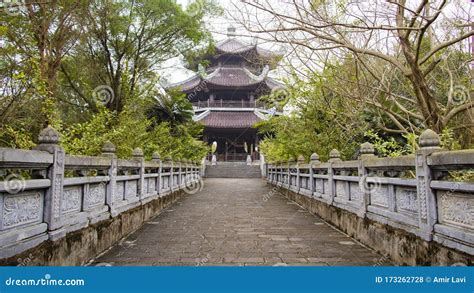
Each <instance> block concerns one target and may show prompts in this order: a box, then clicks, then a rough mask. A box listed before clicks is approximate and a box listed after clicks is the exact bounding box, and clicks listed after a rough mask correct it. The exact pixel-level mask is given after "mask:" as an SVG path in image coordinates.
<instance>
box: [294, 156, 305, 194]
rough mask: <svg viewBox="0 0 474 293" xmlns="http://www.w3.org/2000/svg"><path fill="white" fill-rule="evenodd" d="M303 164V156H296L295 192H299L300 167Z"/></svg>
mask: <svg viewBox="0 0 474 293" xmlns="http://www.w3.org/2000/svg"><path fill="white" fill-rule="evenodd" d="M304 163H305V160H304V156H303V155H300V156H298V164H297V165H296V168H297V169H296V192H300V190H301V170H300V168H301V166H302V165H303V164H304Z"/></svg>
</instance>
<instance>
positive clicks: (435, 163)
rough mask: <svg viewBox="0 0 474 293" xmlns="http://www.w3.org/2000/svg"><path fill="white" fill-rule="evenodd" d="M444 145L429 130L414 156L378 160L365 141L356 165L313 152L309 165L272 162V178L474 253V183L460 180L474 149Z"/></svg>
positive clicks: (471, 161) (472, 165) (469, 167)
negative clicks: (324, 159) (322, 158)
mask: <svg viewBox="0 0 474 293" xmlns="http://www.w3.org/2000/svg"><path fill="white" fill-rule="evenodd" d="M439 145H440V141H439V137H438V135H437V134H436V133H434V132H433V131H431V130H427V131H425V132H424V133H423V134H422V135H421V137H420V150H418V151H417V152H416V154H415V155H414V156H402V157H397V158H378V157H376V156H375V155H374V153H375V152H374V148H373V146H372V145H371V144H370V143H364V144H362V146H361V156H360V158H359V159H358V160H355V161H342V160H341V159H340V154H339V152H338V151H337V150H333V151H332V152H331V153H330V160H329V161H328V162H320V161H319V156H318V155H317V154H313V155H312V156H311V160H310V163H309V164H307V163H305V160H304V157H301V156H300V158H298V161H290V162H283V163H282V162H278V163H273V164H267V167H266V168H267V170H266V175H267V180H268V182H270V183H271V184H273V185H276V186H278V187H281V188H283V189H287V190H290V191H292V192H294V193H297V194H301V195H304V196H307V197H310V198H312V199H314V200H317V201H321V202H324V203H326V204H327V205H329V206H335V207H338V208H340V209H343V210H346V211H349V212H351V213H354V214H356V215H357V216H358V217H361V218H368V219H370V220H373V221H376V222H380V223H382V224H386V225H389V226H392V227H395V228H398V229H403V230H405V231H407V232H410V233H412V234H415V235H416V236H418V237H420V238H422V239H424V240H426V241H435V242H437V243H440V244H442V245H444V246H446V247H450V248H454V249H457V250H460V251H463V252H466V253H469V254H471V255H474V183H473V182H460V180H458V179H459V178H458V179H456V176H462V175H463V174H464V175H465V174H466V172H469V171H471V172H472V170H473V169H474V150H472V149H470V150H462V151H443V150H442V149H441V148H440V147H439ZM463 172H464V173H463ZM453 178H454V179H453ZM460 178H461V177H460ZM461 181H462V180H461Z"/></svg>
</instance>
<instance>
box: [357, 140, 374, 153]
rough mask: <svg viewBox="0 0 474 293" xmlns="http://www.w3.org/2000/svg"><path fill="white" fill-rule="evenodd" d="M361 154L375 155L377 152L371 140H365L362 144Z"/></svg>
mask: <svg viewBox="0 0 474 293" xmlns="http://www.w3.org/2000/svg"><path fill="white" fill-rule="evenodd" d="M360 154H361V155H373V154H375V148H374V145H373V144H371V143H370V142H364V143H363V144H361V145H360Z"/></svg>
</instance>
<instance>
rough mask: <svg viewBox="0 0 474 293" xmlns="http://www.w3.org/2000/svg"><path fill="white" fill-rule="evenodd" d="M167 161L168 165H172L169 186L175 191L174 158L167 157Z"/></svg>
mask: <svg viewBox="0 0 474 293" xmlns="http://www.w3.org/2000/svg"><path fill="white" fill-rule="evenodd" d="M165 163H166V164H167V165H170V175H169V176H170V177H169V178H168V186H169V188H170V191H171V192H173V184H174V183H173V182H174V180H173V173H174V172H173V171H174V170H173V167H174V166H173V159H172V158H171V157H166V159H165Z"/></svg>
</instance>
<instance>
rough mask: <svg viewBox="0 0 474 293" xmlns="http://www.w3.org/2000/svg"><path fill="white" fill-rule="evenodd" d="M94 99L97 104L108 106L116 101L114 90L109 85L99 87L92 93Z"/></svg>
mask: <svg viewBox="0 0 474 293" xmlns="http://www.w3.org/2000/svg"><path fill="white" fill-rule="evenodd" d="M92 97H93V98H94V100H95V101H96V102H97V103H100V104H102V105H104V106H105V105H108V104H110V103H112V102H113V101H114V99H115V93H114V90H113V89H112V88H111V87H110V86H108V85H99V86H98V87H96V88H95V89H94V90H93V91H92Z"/></svg>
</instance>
